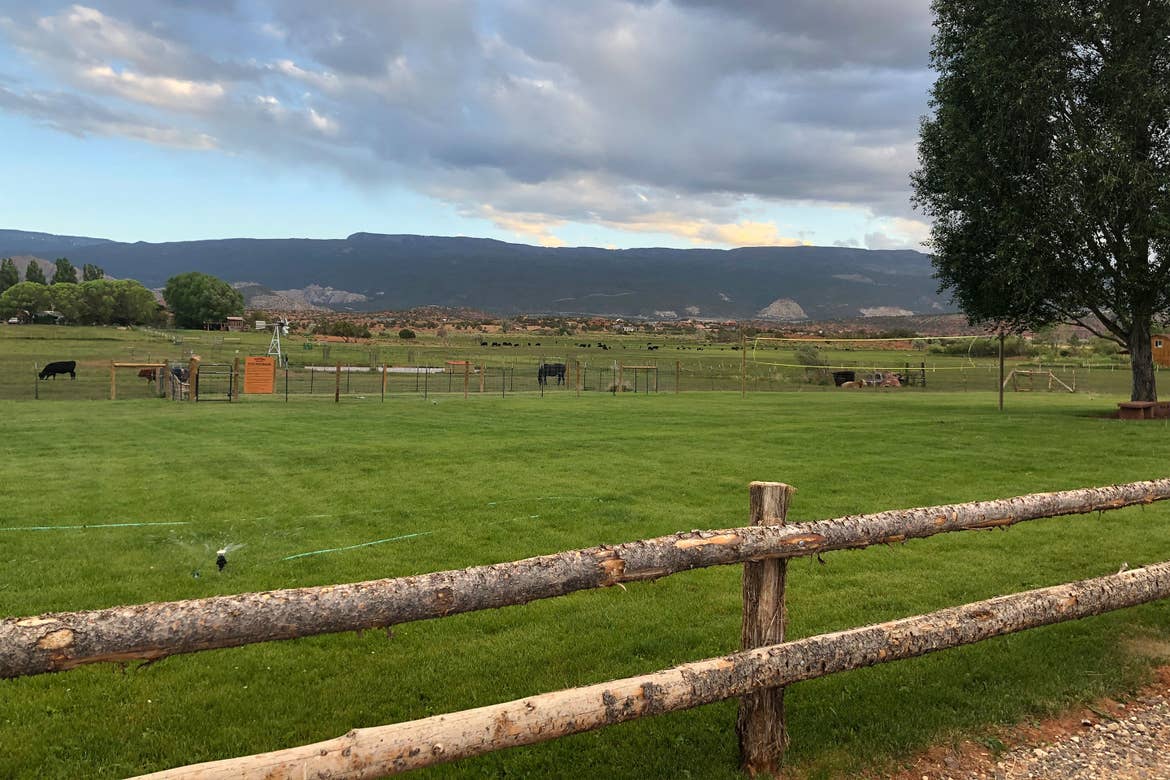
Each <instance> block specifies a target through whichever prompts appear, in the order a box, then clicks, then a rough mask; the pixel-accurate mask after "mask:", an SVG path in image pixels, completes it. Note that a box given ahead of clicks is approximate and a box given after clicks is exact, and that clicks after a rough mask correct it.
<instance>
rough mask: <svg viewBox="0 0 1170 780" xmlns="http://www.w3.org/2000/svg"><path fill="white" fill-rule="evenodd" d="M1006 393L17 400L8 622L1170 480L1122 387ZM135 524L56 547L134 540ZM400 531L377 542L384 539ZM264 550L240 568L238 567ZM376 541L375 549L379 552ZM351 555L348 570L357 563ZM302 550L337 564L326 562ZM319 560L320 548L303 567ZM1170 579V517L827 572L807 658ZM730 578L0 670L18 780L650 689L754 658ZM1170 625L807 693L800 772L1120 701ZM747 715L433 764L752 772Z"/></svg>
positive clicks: (797, 725) (1038, 640)
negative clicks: (1124, 401)
mask: <svg viewBox="0 0 1170 780" xmlns="http://www.w3.org/2000/svg"><path fill="white" fill-rule="evenodd" d="M1009 400H1010V404H1009V408H1008V410H1007V411H1006V412H1004V413H1000V412H998V411H997V410H996V408H995V395H994V394H993V393H971V392H968V393H900V392H897V391H880V392H865V393H847V392H841V393H771V394H758V395H749V396H748V398H747V399H746V400H743V399H741V398H740V397H739V394H738V393H692V394H685V393H684V394H682V395H677V396H676V395H673V394H659V395H637V396H635V395H633V394H625V395H621V396H612V395H609V394H601V393H598V394H592V395H583V396H582V397H581V398H575V397H573V395H572V394H568V393H564V394H559V395H550V396H547V397H545V398H540V397H537V396H532V395H529V396H519V397H512V396H509V397H508V398H506V399H500V398H497V397H491V396H483V397H476V396H473V397H472V399H470V400H468V401H463V400H462V398H458V397H453V396H448V397H439V398H431V399H429V400H427V401H423V400H422V399H420V398H414V397H404V398H395V399H391V400H387V401H386V402H385V403H377V402H375V401H358V400H355V399H349V400H343V402H342V403H341V404H332V403H290V404H287V405H285V404H278V403H253V402H250V401H245V402H244V403H239V404H231V405H228V404H190V403H188V404H179V403H172V402H167V401H160V400H133V401H126V402H118V403H95V402H70V401H60V402H54V403H46V402H0V419H3V429H2V430H3V436H2V437H0V459H2V463H3V466H2V468H3V475H4V476H3V479H0V615H3V616H29V615H35V614H39V613H42V612H48V611H57V610H78V609H92V608H100V607H106V606H111V605H117V604H130V603H139V602H147V601H158V600H171V599H183V598H194V597H201V596H210V595H215V594H224V593H236V592H244V591H254V590H263V589H270V588H285V587H296V586H305V585H323V584H330V583H340V582H350V581H359V580H366V579H375V578H381V577H395V576H403V575H410V574H417V573H423V572H429V571H435V570H442V569H449V568H461V567H465V566H472V565H477V564H484V563H491V562H498V561H507V560H514V559H519V558H523V557H527V556H531V555H538V554H542V553H551V552H556V551H559V550H566V549H574V548H580V547H586V546H590V545H595V544H601V543H617V542H622V541H629V540H635V539H639V538H645V537H652V536H656V535H660V534H667V533H671V532H675V531H679V530H688V529H695V528H723V527H729V526H736V525H742V524H744V523H746V521H747V510H748V501H747V484H748V482H750V481H751V480H756V479H760V480H781V481H785V482H788V483H790V484H792V485H795V486H796V487H797V488H798V490H799V492H798V493H797V495H796V497H795V499H794V504H793V507H792V510H791V515H790V520H791V521H794V522H797V521H802V520H813V519H821V518H826V517H833V516H840V515H844V514H851V513H860V512H870V511H878V510H884V509H890V508H897V507H912V506H920V505H929V504H936V503H946V502H954V501H964V500H975V499H985V498H996V497H1006V496H1012V495H1017V494H1021V493H1027V492H1033V491H1049V490H1059V489H1067V488H1076V487H1084V486H1094V485H1103V484H1110V483H1118V482H1127V481H1132V480H1139V479H1148V478H1156V477H1163V476H1166V474H1167V458H1166V455H1167V452H1168V447H1167V440H1168V437H1170V426H1167V424H1166V423H1165V422H1164V421H1156V422H1142V423H1122V422H1119V421H1117V420H1112V419H1106V418H1104V417H1102V414H1104V413H1106V412H1108V411H1110V410H1111V409H1112V408H1113V401H1114V400H1115V399H1113V398H1105V397H1096V396H1090V395H1084V394H1078V395H1058V394H1051V395H1050V394H1031V395H1028V394H1018V395H1014V396H1012V397H1011V398H1010V399H1009ZM163 522H165V523H182V525H142V526H127V527H117V528H96V527H89V528H82V529H79V528H47V527H49V526H77V525H87V526H95V525H99V524H113V523H163ZM370 542H378V543H376V544H367V543H370ZM228 544H231V545H242V547H239V548H238V549H235V550H234V551H233V552H232V553H231V554H230V556H229V564H228V566H227V568H226V569H225V570H224V571H223V572H222V573H220V572H218V571H217V570H216V567H215V551H216V549H217V548H220V547H223V546H224V545H228ZM357 545H365V546H357ZM342 548H349V549H342ZM305 553H315V554H309V555H305ZM293 556H300V557H293ZM1168 558H1170V506H1161V505H1152V506H1149V507H1146V508H1136V509H1127V510H1121V511H1117V512H1111V513H1106V514H1104V515H1102V516H1090V517H1079V518H1064V519H1051V520H1042V521H1036V522H1031V523H1027V524H1024V525H1023V526H1019V527H1016V528H1013V529H1011V530H1009V531H994V532H977V533H976V532H968V533H962V534H951V535H946V536H942V537H935V538H932V539H927V540H920V541H915V542H911V543H908V544H905V545H900V546H892V547H880V548H874V549H869V550H864V551H856V552H838V553H832V554H827V555H825V556H824V563H823V564H822V563H819V562H817V561H816V560H815V559H812V560H809V559H801V560H798V561H795V562H793V563H792V564H791V566H790V568H789V590H788V594H789V603H790V610H791V611H790V615H791V625H790V636H791V637H792V638H797V637H802V636H808V635H812V634H817V633H822V632H826V631H832V630H836V629H842V628H847V627H851V626H856V625H862V624H866V623H872V622H878V621H882V620H887V619H891V618H895V617H899V616H906V615H912V614H917V613H921V612H925V611H929V610H932V609H937V608H941V607H944V606H948V605H954V604H959V603H963V602H968V601H972V600H977V599H983V598H988V597H991V596H994V595H998V594H1004V593H1010V592H1014V591H1018V590H1022V589H1027V588H1034V587H1040V586H1045V585H1051V584H1055V583H1060V582H1065V581H1069V580H1073V579H1078V578H1083V577H1091V576H1098V575H1102V574H1107V573H1113V572H1116V571H1117V570H1118V568H1119V567H1121V566H1122V565H1123V564H1128V565H1129V566H1130V567H1135V566H1139V565H1141V564H1144V563H1148V562H1153V561H1161V560H1165V559H1168ZM739 626H740V572H739V570H738V567H721V568H715V569H710V570H703V571H696V572H690V573H685V574H680V575H676V576H673V577H669V578H666V579H664V580H661V581H658V582H654V583H644V584H634V585H630V586H627V587H626V588H625V589H621V588H612V589H608V590H603V591H592V592H585V593H578V594H575V595H572V596H569V597H565V598H561V599H554V600H549V601H542V602H537V603H532V604H529V605H526V606H522V607H513V608H507V609H503V610H499V611H494V612H484V613H475V614H469V615H462V616H457V617H452V618H448V619H444V620H438V621H431V622H424V623H417V624H409V625H404V626H400V627H397V628H395V629H394V630H393V633H392V636H389V637H388V636H387V635H386V634H385V633H384V632H366V633H364V634H362V635H353V634H347V635H336V636H326V637H316V638H310V639H304V640H296V641H289V642H279V643H269V644H263V645H255V646H250V647H245V648H236V649H230V650H222V651H213V652H208V653H202V654H197V655H188V656H179V657H174V658H169V659H165V660H162V661H160V662H158V663H155V664H152V665H149V666H145V667H141V668H139V667H137V666H134V665H132V666H130V667H129V668H126V669H122V668H119V667H117V666H111V665H100V666H89V667H84V668H81V669H77V670H74V671H70V672H65V673H60V674H53V675H43V676H38V677H31V678H23V679H16V680H3V681H0V702H3V706H0V746H3V748H2V749H0V777H18V778H34V777H35V778H47V777H58V778H73V777H82V776H84V777H118V776H124V775H128V774H134V773H139V772H145V771H151V770H157V769H162V768H165V767H169V766H177V765H183V764H187V763H192V762H196V761H205V760H211V759H216V758H223V757H229V756H235V755H244V754H251V753H256V752H261V751H267V750H272V749H277V748H281V747H288V746H293V745H298V744H303V743H308V742H312V741H317V740H322V739H327V738H330V737H334V736H338V735H341V734H343V733H345V732H346V731H347V730H348V729H350V728H353V727H359V726H372V725H378V724H383V723H390V722H396V721H403V720H409V719H413V718H420V717H425V716H429V715H433V714H437V713H443V712H450V711H456V710H459V709H465V708H469V707H476V706H481V705H486V704H490V703H494V702H500V701H506V700H510V699H514V698H520V697H523V696H527V695H531V694H535V693H540V692H544V691H550V690H556V689H560V688H565V687H570V686H576V685H582V684H588V683H593V682H599V681H603V680H607V679H612V678H616V677H622V676H627V675H632V674H638V673H644V672H649V671H653V670H657V669H660V668H664V667H668V666H671V665H674V664H678V663H682V662H686V661H690V660H696V659H700V658H704V657H710V656H717V655H721V654H724V653H727V652H731V651H734V650H736V649H737V647H738V638H739V631H740V628H739ZM1164 653H1166V654H1170V605H1168V604H1155V605H1148V606H1145V607H1141V608H1136V609H1131V610H1127V611H1123V612H1120V613H1114V614H1111V615H1107V616H1101V617H1096V618H1092V619H1089V620H1085V621H1080V622H1077V623H1074V624H1066V625H1061V626H1054V627H1050V628H1044V629H1038V630H1035V631H1032V632H1027V633H1023V634H1019V635H1015V636H1012V637H1007V638H1001V639H997V640H992V641H989V642H987V643H984V644H981V645H978V646H974V647H969V648H963V649H958V650H951V651H946V652H944V653H941V654H937V655H935V656H932V657H927V658H922V659H917V660H912V661H906V662H900V663H896V664H892V665H888V666H884V667H879V668H874V669H869V670H862V671H857V672H851V673H846V674H843V675H838V676H835V677H830V678H827V679H823V680H817V681H812V682H808V683H802V684H799V685H796V686H794V687H793V688H791V689H790V691H789V693H788V696H787V702H788V713H789V714H788V717H789V725H790V730H791V734H792V748H791V751H790V753H789V766H790V767H791V768H792V771H793V772H794V773H795V775H796V776H812V777H821V776H824V777H828V776H835V775H840V774H848V773H852V772H857V771H860V770H862V769H882V768H888V767H891V766H896V765H897V762H898V761H899V760H900V759H902V758H904V757H905V756H907V755H908V754H909V753H910V752H912V751H914V750H916V749H918V748H921V747H923V746H925V745H927V744H930V743H934V742H937V741H940V740H948V739H951V738H953V737H955V736H956V735H958V734H967V735H970V734H975V735H980V734H984V733H988V732H987V730H988V729H989V728H991V727H992V726H994V724H1001V723H1010V722H1017V721H1020V720H1026V719H1029V718H1035V717H1040V716H1043V715H1045V714H1049V713H1052V712H1055V711H1058V710H1060V709H1062V708H1064V707H1067V706H1069V705H1071V704H1074V703H1077V702H1083V701H1087V700H1091V699H1093V698H1094V697H1098V696H1101V695H1103V694H1109V695H1114V696H1122V695H1124V694H1125V692H1126V691H1130V690H1133V689H1134V687H1135V686H1137V685H1139V684H1140V683H1141V682H1142V681H1143V680H1144V679H1146V678H1147V676H1148V674H1149V672H1150V669H1151V668H1152V666H1153V665H1155V664H1157V663H1158V662H1159V661H1160V660H1162V658H1163V654H1164ZM734 722H735V703H734V702H726V703H721V704H716V705H711V706H708V707H704V708H700V709H697V710H693V711H690V712H685V713H678V714H672V715H667V716H662V717H657V718H651V719H648V720H643V721H640V722H635V723H631V724H625V725H621V726H617V727H613V728H610V729H607V730H603V731H600V732H595V733H591V734H586V735H581V736H577V737H571V738H568V739H564V740H560V741H557V742H554V743H549V744H546V745H541V746H534V747H530V748H522V749H515V750H509V751H504V752H501V753H497V754H494V755H492V756H488V757H484V758H481V759H476V760H471V761H465V762H461V763H457V764H453V765H450V766H446V767H440V768H436V769H435V770H432V771H431V772H430V775H431V776H438V777H448V776H449V777H481V776H513V777H524V776H559V777H589V776H595V775H599V774H605V775H608V776H613V777H630V778H635V777H637V778H642V777H688V776H690V777H715V778H718V777H727V778H731V777H737V776H738V772H737V758H736V744H735V733H734Z"/></svg>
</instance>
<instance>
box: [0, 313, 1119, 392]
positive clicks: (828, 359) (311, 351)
mask: <svg viewBox="0 0 1170 780" xmlns="http://www.w3.org/2000/svg"><path fill="white" fill-rule="evenodd" d="M270 337H271V336H270V334H269V333H264V332H261V333H256V332H248V333H209V332H206V331H160V330H153V329H133V330H129V329H118V328H108V327H107V328H86V327H55V326H50V325H40V326H32V325H29V326H0V400H29V399H32V398H33V397H34V395H36V396H39V398H40V399H42V400H102V399H107V398H109V385H110V381H109V370H110V369H109V366H110V361H111V360H116V361H119V362H150V361H161V360H167V361H170V362H171V363H172V364H174V363H185V362H186V361H187V359H188V357H189V356H190V355H191V354H193V353H194V354H198V355H199V356H200V357H201V358H202V360H203V364H204V365H205V366H207V365H208V364H220V365H223V366H226V365H228V364H231V363H232V362H233V361H234V360H235V359H236V358H240V359H241V360H242V359H243V358H244V357H247V356H248V355H263V354H264V353H265V352H266V351H267V349H268V343H269V339H270ZM483 341H487V343H488V346H486V347H484V346H482V345H481V344H482V342H483ZM503 342H507V343H508V344H510V345H512V346H502V345H501V346H499V347H492V346H491V344H492V343H500V344H502V343H503ZM599 343H604V344H606V345H607V346H608V347H609V348H608V349H604V350H603V349H601V348H599V347H598V346H597V345H598V344H599ZM952 343H954V342H952ZM582 345H584V346H582ZM651 346H652V347H654V349H649V347H651ZM737 346H738V345H734V344H729V343H714V342H710V341H703V340H701V339H697V338H692V337H681V336H666V335H659V334H655V335H646V334H624V335H621V336H615V335H610V334H598V333H590V334H581V335H574V336H547V335H546V336H542V335H535V334H531V333H510V334H498V333H497V334H491V335H482V336H481V335H480V334H472V333H466V332H458V333H456V334H455V335H453V336H452V337H451V338H449V339H438V338H436V337H435V336H433V335H430V334H425V333H424V334H422V335H420V337H419V338H417V339H414V340H410V341H403V340H401V339H398V338H397V337H385V338H380V339H375V340H373V341H371V342H369V343H330V344H322V343H316V342H313V341H310V340H308V339H306V338H305V337H303V336H297V335H294V336H288V337H285V338H284V340H283V347H284V352H285V354H286V355H287V356H288V361H289V366H290V370H289V373H288V392H289V395H290V397H293V396H295V397H304V396H317V397H320V398H332V396H333V393H334V390H335V389H336V382H335V377H334V376H333V375H332V374H330V373H328V372H324V373H322V372H312V371H309V370H307V368H306V367H308V366H319V367H323V368H324V367H331V366H335V365H336V364H338V363H341V364H342V365H344V366H354V367H358V368H361V369H365V370H364V371H362V372H361V373H352V374H351V373H345V374H343V379H342V386H341V393H342V394H343V395H346V396H350V397H355V398H356V397H359V396H360V397H362V398H366V399H368V398H370V397H372V396H379V397H380V396H381V390H382V386H381V377H380V375H379V374H378V373H377V371H376V370H371V369H377V368H378V367H380V366H381V365H382V364H387V365H389V366H394V367H397V368H398V369H400V370H404V371H405V373H392V374H390V376H389V379H388V386H387V392H388V394H390V395H427V396H429V395H430V394H431V393H440V394H441V393H459V394H460V395H461V394H462V391H463V371H464V369H463V367H462V365H451V364H452V363H458V362H459V361H467V362H469V363H470V364H471V366H472V367H471V368H470V369H469V371H470V377H469V382H468V384H469V390H470V392H472V393H479V392H480V386H481V383H480V376H479V373H478V370H479V369H482V371H483V377H482V379H483V382H482V387H483V394H484V395H501V394H502V395H504V396H505V397H506V396H507V395H508V394H512V393H537V392H539V390H540V388H539V386H538V384H537V378H536V375H537V367H538V366H539V365H540V362H541V361H542V360H543V361H549V362H562V363H566V364H567V365H568V372H567V377H566V378H567V380H568V381H567V383H566V384H565V385H564V386H561V387H557V386H555V385H553V386H549V387H548V388H546V391H548V392H565V391H568V390H571V388H572V385H573V383H574V382H575V381H576V380H577V379H578V376H579V378H580V381H581V384H582V390H583V391H584V392H597V391H602V392H604V391H605V390H608V389H610V388H612V387H613V385H614V383H615V382H616V378H617V376H616V374H617V365H618V363H621V364H623V365H624V366H627V367H629V366H643V367H655V368H656V369H657V371H656V372H654V371H647V370H644V369H640V370H635V369H633V368H626V369H625V370H624V371H623V373H622V381H623V384H624V385H625V386H626V388H627V390H636V391H638V392H646V391H647V390H654V389H655V388H656V389H657V391H658V392H660V393H673V392H675V389H676V387H677V388H679V389H681V391H682V392H693V391H738V390H740V385H741V371H742V370H743V368H744V362H743V354H744V353H741V352H739V351H738V349H737V348H736V347H737ZM797 346H799V345H796V344H793V343H791V342H776V341H767V340H759V341H755V340H749V341H748V342H747V350H746V353H747V361H746V390H747V392H749V393H757V392H770V391H793V390H832V389H833V385H832V381H831V379H830V376H829V374H830V373H831V371H833V370H835V369H849V370H854V371H855V372H856V373H857V375H858V376H859V377H861V376H870V375H872V374H874V373H878V372H881V373H889V372H900V373H904V374H909V375H910V377H911V378H912V379H913V381H914V383H915V384H914V386H913V387H907V388H905V389H904V392H922V391H923V390H925V391H927V392H930V391H934V390H942V391H948V392H950V391H956V392H959V391H980V390H983V391H992V390H995V389H996V386H997V383H998V376H999V366H998V363H997V361H996V360H995V359H993V358H978V357H968V356H966V355H963V354H958V355H948V354H936V353H934V352H931V351H930V350H929V349H928V348H927V346H928V345H919V346H918V347H917V348H906V349H880V348H873V347H880V346H882V345H881V344H878V345H868V347H867V348H862V346H861V345H855V346H852V347H850V346H848V345H843V344H840V343H836V344H822V345H821V346H820V348H819V354H820V359H821V360H822V361H823V362H824V363H826V364H827V367H825V368H821V369H817V368H805V367H802V366H801V364H800V360H799V359H798V357H797V355H796V348H797ZM53 360H75V361H77V362H78V377H77V380H76V381H71V382H65V381H63V380H62V378H61V377H58V378H56V379H54V380H51V381H45V382H39V383H38V382H37V381H36V378H35V377H36V366H44V365H45V364H46V363H47V362H49V361H53ZM425 366H431V367H437V368H440V369H443V370H444V372H445V373H442V374H439V375H430V376H428V375H426V374H424V373H421V372H418V371H416V372H415V373H411V372H410V370H409V369H410V368H412V367H414V368H418V367H425ZM1008 368H1009V370H1010V369H1013V368H1015V369H1032V370H1035V369H1044V370H1053V371H1054V372H1055V373H1056V375H1057V377H1058V378H1059V379H1060V380H1061V381H1062V382H1064V383H1065V384H1066V385H1069V386H1071V387H1075V388H1076V389H1077V390H1078V391H1085V392H1093V393H1115V394H1117V395H1118V396H1121V397H1125V398H1127V397H1128V395H1129V386H1130V374H1129V369H1128V365H1127V364H1126V363H1124V362H1123V359H1114V360H1108V359H1105V358H1101V357H1096V358H1093V359H1089V358H1081V359H1074V358H1064V359H1061V360H1060V361H1059V362H1057V363H1055V364H1053V363H1046V362H1044V361H1042V360H1037V359H1031V360H1024V359H1012V360H1010V361H1009V363H1008ZM578 369H579V371H580V373H579V374H578ZM65 379H68V378H67V377H66V378H65ZM923 380H925V383H926V384H925V387H923V385H922V381H923ZM208 382H209V384H208V385H205V391H206V390H207V388H210V389H211V393H210V394H215V392H216V391H218V390H220V389H223V390H224V392H226V385H224V387H223V388H219V387H217V386H214V384H213V383H212V382H211V380H210V378H208ZM218 384H223V382H222V381H220V382H218ZM1016 384H1017V385H1018V386H1019V387H1021V388H1023V389H1032V390H1035V391H1046V390H1047V385H1048V383H1047V380H1045V379H1034V380H1022V381H1020V382H1017V383H1016ZM1054 387H1056V388H1057V390H1059V389H1060V388H1059V385H1054ZM277 389H278V391H279V394H280V395H281V396H282V398H283V393H284V389H285V377H284V376H283V373H282V374H281V376H280V377H278V382H277ZM149 395H150V388H148V386H147V384H146V383H145V382H144V381H143V380H140V379H138V378H137V377H136V376H135V372H134V371H133V370H126V369H123V370H122V371H121V372H120V373H119V377H118V397H119V399H121V400H126V399H134V398H145V397H148V396H149ZM1119 400H1121V399H1120V398H1119Z"/></svg>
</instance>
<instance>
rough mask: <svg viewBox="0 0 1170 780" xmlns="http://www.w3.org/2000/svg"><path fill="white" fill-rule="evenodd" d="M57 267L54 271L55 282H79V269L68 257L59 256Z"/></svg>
mask: <svg viewBox="0 0 1170 780" xmlns="http://www.w3.org/2000/svg"><path fill="white" fill-rule="evenodd" d="M56 264H57V269H56V270H55V271H54V272H53V284H77V269H76V268H74V267H73V263H71V262H69V258H67V257H58V258H57V260H56Z"/></svg>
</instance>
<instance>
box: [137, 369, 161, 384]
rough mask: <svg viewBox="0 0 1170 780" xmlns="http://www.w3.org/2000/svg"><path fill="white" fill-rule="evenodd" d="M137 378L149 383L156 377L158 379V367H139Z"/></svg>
mask: <svg viewBox="0 0 1170 780" xmlns="http://www.w3.org/2000/svg"><path fill="white" fill-rule="evenodd" d="M138 378H139V379H145V380H146V382H147V384H150V383H152V382H154V381H155V380H156V379H158V369H157V368H140V369H138Z"/></svg>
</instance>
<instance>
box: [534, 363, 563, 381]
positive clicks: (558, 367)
mask: <svg viewBox="0 0 1170 780" xmlns="http://www.w3.org/2000/svg"><path fill="white" fill-rule="evenodd" d="M551 377H556V380H557V384H558V385H563V384H564V383H565V364H564V363H541V364H540V368H538V369H537V370H536V381H537V382H539V383H540V384H542V385H545V384H548V380H549V378H551Z"/></svg>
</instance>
